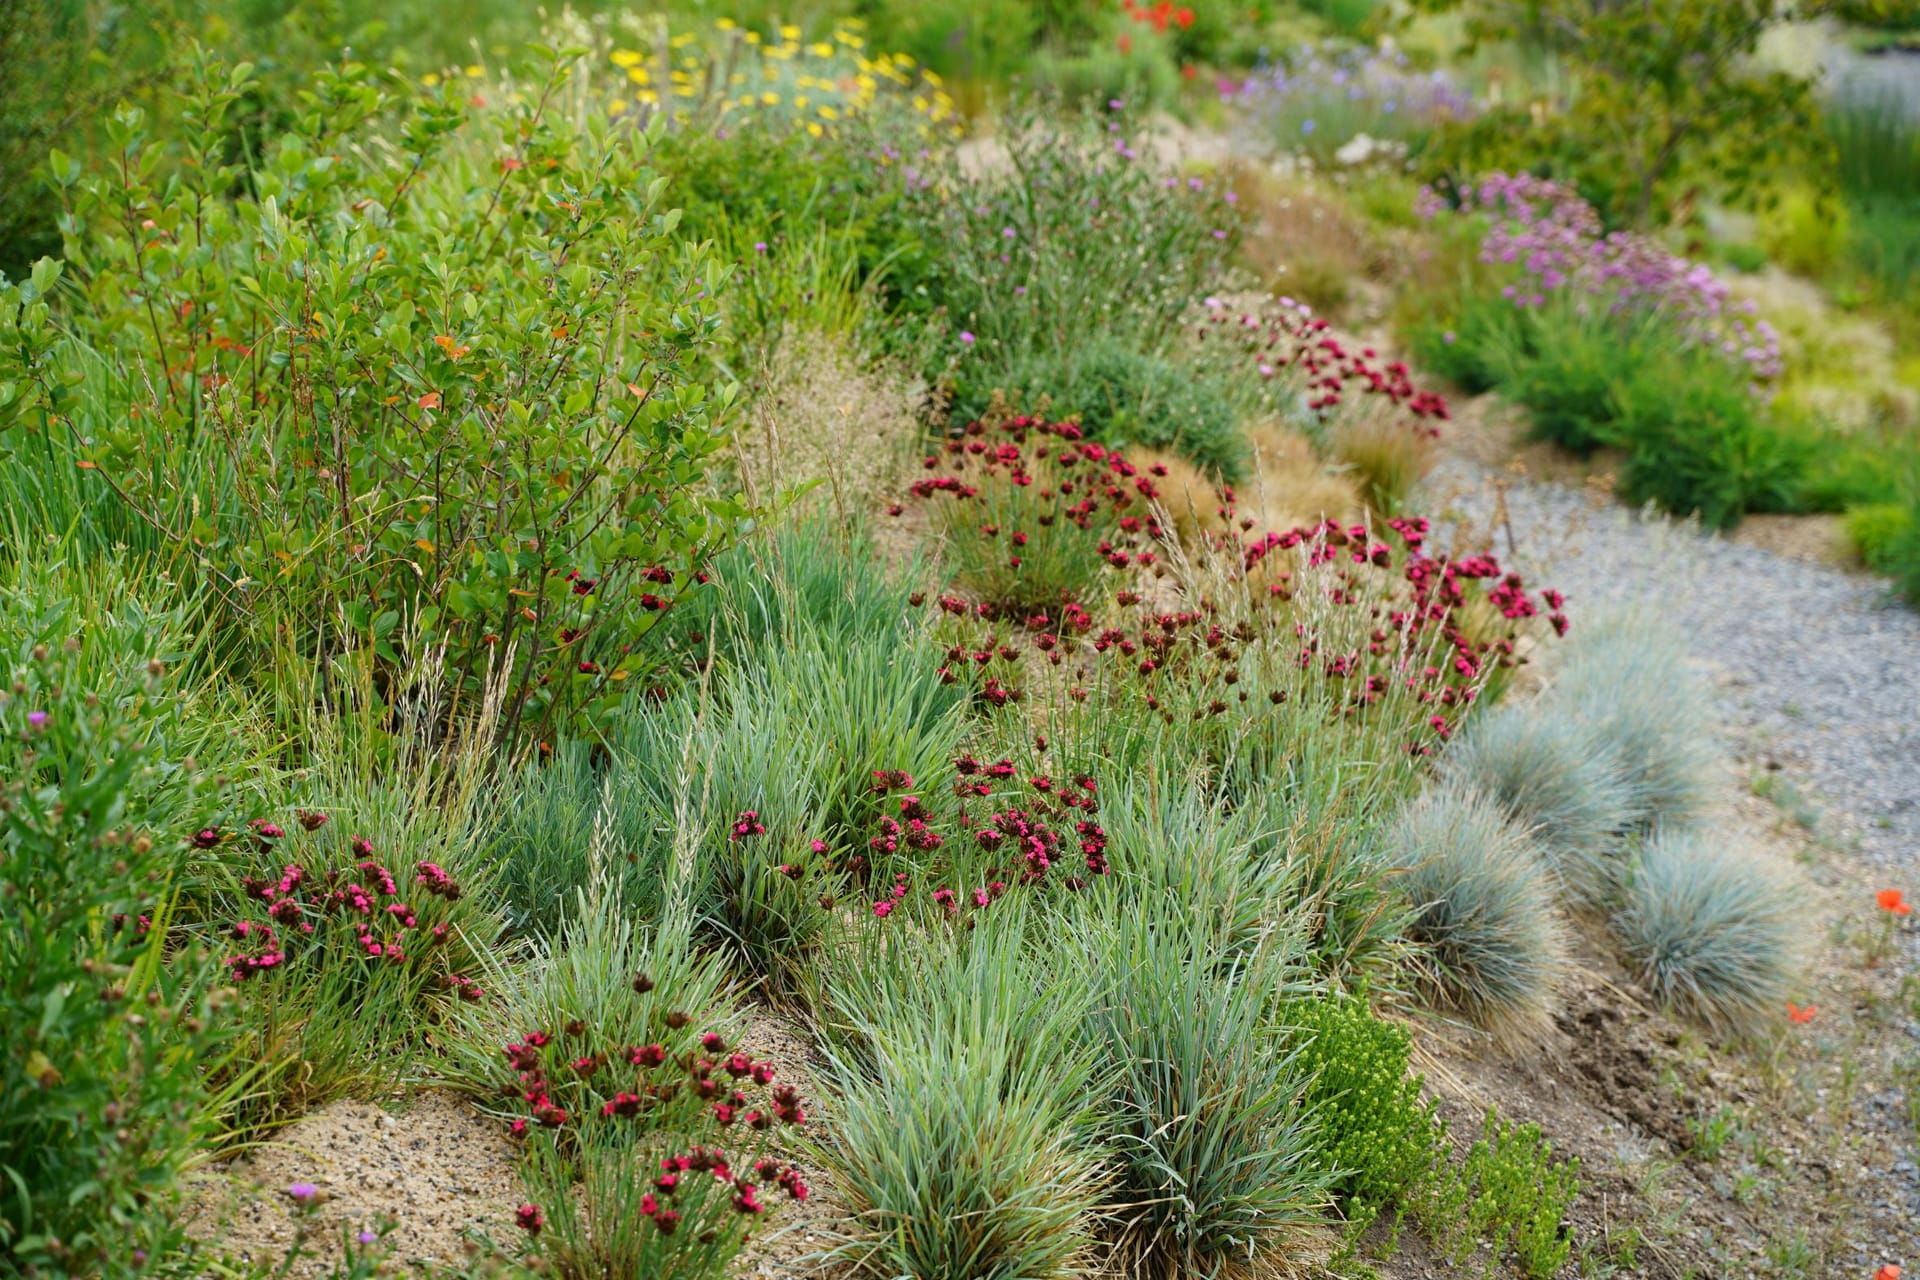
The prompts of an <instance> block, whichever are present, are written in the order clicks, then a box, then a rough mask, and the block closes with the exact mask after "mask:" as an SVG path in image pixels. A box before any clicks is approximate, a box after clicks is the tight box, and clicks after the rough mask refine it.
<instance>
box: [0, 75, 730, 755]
mask: <svg viewBox="0 0 1920 1280" xmlns="http://www.w3.org/2000/svg"><path fill="white" fill-rule="evenodd" d="M569 66H570V64H569V63H568V62H567V61H566V60H564V59H562V60H561V61H559V62H558V63H557V64H556V65H555V66H554V68H553V69H552V71H551V74H550V76H549V78H548V79H547V80H546V82H545V83H544V84H540V83H536V84H533V85H529V86H527V88H526V90H525V91H524V92H522V93H518V94H514V95H509V99H510V100H509V103H508V105H506V106H504V107H502V108H498V109H496V110H494V111H493V112H491V113H490V114H489V113H485V112H483V113H482V114H480V115H479V116H477V117H475V118H469V117H468V116H467V114H466V110H465V108H464V107H463V106H462V105H461V99H460V96H459V95H458V94H456V93H455V92H454V91H452V90H449V89H444V88H443V89H441V90H437V91H433V92H428V91H420V90H413V89H410V88H408V87H406V86H405V85H404V84H403V83H399V82H396V81H394V80H391V79H387V78H382V77H378V76H376V75H375V74H374V73H373V72H371V71H370V70H369V69H368V68H366V67H365V66H363V65H360V64H357V63H352V62H348V63H344V64H342V65H341V66H339V67H337V68H332V69H325V70H322V71H319V72H316V73H315V75H314V77H313V80H312V85H311V89H310V91H309V92H308V93H307V94H306V95H305V97H304V98H303V103H304V106H303V110H302V112H301V115H300V118H299V120H298V121H297V122H296V124H295V125H294V126H293V127H292V128H290V129H289V130H288V131H287V132H286V133H284V134H282V135H281V136H280V137H279V138H278V139H277V140H276V142H275V144H274V146H273V148H272V150H271V153H270V154H268V155H265V156H262V157H261V158H260V159H259V160H258V161H257V162H254V163H252V164H250V165H248V166H245V167H240V166H234V165H229V164H226V163H223V162H222V159H221V156H220V154H219V152H218V151H217V150H216V149H215V148H216V146H217V142H216V139H217V138H218V136H219V133H220V130H221V127H222V122H223V120H224V118H225V116H226V113H227V112H228V111H229V109H230V108H231V107H232V106H233V104H234V103H235V101H236V100H237V98H238V96H239V94H240V92H241V90H242V89H243V88H244V86H245V85H246V83H247V75H248V69H247V68H246V67H245V66H240V67H236V68H233V69H231V70H229V69H227V68H225V67H222V66H219V65H217V64H212V63H206V64H203V65H201V66H199V67H197V68H196V69H195V71H194V74H193V76H192V77H191V89H190V90H189V92H188V93H187V94H186V95H185V98H184V100H183V101H182V103H181V104H180V105H179V107H178V122H179V127H178V129H177V130H172V131H171V133H172V136H173V137H174V138H176V139H177V141H175V142H171V143H170V142H168V141H165V140H163V139H162V138H160V137H157V136H156V135H155V134H154V132H153V130H152V127H151V125H150V123H149V120H148V118H147V117H146V116H145V115H143V114H142V113H140V112H139V111H137V110H132V109H129V110H127V111H124V112H121V113H119V114H117V115H116V116H115V117H114V119H113V120H112V121H111V122H110V124H109V132H110V134H111V138H112V144H113V148H114V150H115V153H116V154H117V155H121V156H124V157H125V163H124V164H123V165H119V166H118V167H116V168H115V169H114V171H113V172H112V174H110V175H86V174H83V172H82V167H81V166H80V165H79V164H78V163H77V162H74V161H70V160H66V159H64V158H60V157H56V159H55V161H54V162H53V169H54V174H55V177H56V179H57V180H58V182H59V186H60V190H61V194H62V198H63V200H64V201H65V202H66V209H67V212H66V214H65V218H66V222H65V225H66V226H67V228H68V229H69V235H68V241H67V270H68V271H69V272H70V273H71V274H72V275H73V277H74V287H73V288H72V289H71V290H70V291H68V292H67V293H66V294H64V295H63V296H62V300H61V305H60V306H59V307H58V309H57V311H56V313H55V314H53V315H51V316H49V315H47V314H46V313H44V312H41V311H38V310H36V309H35V308H36V307H37V305H38V304H37V303H36V304H32V305H29V306H27V307H26V308H24V309H23V308H19V307H6V306H0V332H4V333H5V334H6V335H7V342H6V350H7V355H6V357H5V364H3V365H0V382H6V383H7V384H9V385H10V386H11V387H12V389H13V391H14V393H15V394H14V403H13V404H12V405H11V406H10V408H9V409H8V410H7V411H6V412H7V413H8V418H7V421H8V424H9V425H10V426H11V428H12V430H11V431H10V432H9V434H10V435H14V436H16V437H17V436H18V435H19V434H20V433H21V432H22V431H26V432H29V433H35V432H37V433H45V434H48V435H51V436H55V437H58V438H59V439H60V440H61V441H62V442H63V443H64V444H67V445H70V446H71V447H72V448H73V449H74V451H75V453H76V454H77V455H78V459H79V463H80V465H82V466H85V467H91V468H94V469H96V470H97V471H98V472H99V473H100V474H101V475H102V476H103V477H105V478H106V479H107V480H108V481H109V483H111V485H112V486H113V487H114V488H115V490H116V491H117V493H118V494H119V495H120V496H121V498H122V499H123V500H124V501H125V502H126V503H127V504H128V505H129V506H130V507H131V508H132V509H133V510H134V511H135V512H136V513H137V514H138V516H139V517H140V518H141V519H142V520H143V521H145V522H147V523H149V524H151V525H153V526H154V527H155V528H156V529H157V530H159V531H160V532H161V534H162V536H163V538H164V540H165V542H166V543H167V544H168V545H170V546H173V547H191V548H193V555H192V556H191V557H186V558H183V562H182V566H181V567H182V568H183V569H185V570H189V571H191V572H193V573H194V574H195V575H196V577H197V578H199V579H200V580H201V581H203V582H204V585H205V587H206V589H207V590H208V591H210V592H212V593H213V594H214V595H215V596H216V597H217V598H218V599H219V600H220V602H221V604H222V606H223V608H224V609H225V610H227V611H228V612H229V614H230V615H231V616H232V617H233V618H235V619H236V620H238V621H240V622H242V623H245V624H248V625H250V626H253V627H254V628H255V629H256V630H257V633H258V634H260V635H261V636H262V637H263V642H264V638H265V637H267V636H273V637H277V641H276V642H277V643H279V644H283V645H289V646H291V647H292V648H293V649H294V650H295V651H296V652H297V653H298V655H299V660H300V662H301V663H302V665H306V666H312V665H316V664H317V665H320V666H322V667H323V668H324V667H325V666H326V665H327V664H329V663H333V662H335V661H336V660H339V661H342V662H345V663H347V664H348V665H353V664H356V663H358V664H361V665H367V664H371V665H372V666H373V667H374V668H375V669H376V670H383V671H384V670H388V669H390V668H392V667H393V666H395V665H397V664H398V662H399V660H400V659H399V650H400V648H401V643H400V642H401V638H402V637H404V636H408V635H416V636H417V637H418V638H419V640H420V641H421V642H422V645H423V647H433V648H439V649H442V650H443V651H444V659H443V663H444V672H445V680H446V682H447V683H448V684H449V685H450V686H451V687H452V688H453V689H455V690H456V691H458V694H459V698H458V699H456V700H455V701H454V702H452V703H451V704H450V705H449V715H450V716H458V715H460V714H463V712H464V709H465V708H466V706H467V705H468V703H469V702H475V703H477V702H478V700H479V699H480V696H481V694H482V692H483V690H484V689H485V688H486V686H487V685H488V683H489V682H490V681H491V682H492V683H493V684H494V685H495V686H496V690H497V694H498V696H499V698H500V699H501V714H500V715H499V717H498V719H497V725H498V733H499V735H500V736H501V737H502V738H503V739H520V738H532V739H541V738H547V737H550V736H551V734H552V733H553V732H554V731H555V730H556V729H558V728H561V727H565V726H569V725H573V724H576V723H600V722H603V721H604V720H605V718H606V717H607V716H608V715H610V714H611V710H612V707H613V706H614V705H615V703H616V702H617V700H618V697H619V694H620V691H621V687H622V682H623V681H624V680H626V679H627V678H629V677H630V676H633V675H635V674H636V673H644V672H646V670H647V669H648V668H649V666H650V665H651V663H652V662H653V659H652V657H650V651H649V649H648V646H646V645H645V644H644V643H643V641H644V639H645V637H646V635H647V633H648V632H649V631H650V630H651V628H652V627H653V625H654V623H655V621H656V620H657V619H658V618H659V616H660V613H661V610H662V609H663V608H664V607H665V605H666V604H668V603H671V601H672V600H673V599H674V598H675V597H676V596H677V595H679V594H681V593H683V592H686V591H688V590H690V589H691V588H692V587H693V586H694V585H695V578H696V575H697V574H698V573H699V572H700V569H701V565H702V563H703V562H704V561H705V559H706V558H707V557H708V556H710V555H711V554H713V553H714V552H715V551H717V550H719V549H720V548H721V547H722V546H724V545H725V544H726V543H727V542H728V541H729V540H730V539H731V537H732V535H733V533H734V530H735V529H736V527H737V522H738V521H739V520H740V519H741V518H742V516H743V515H744V512H743V510H742V508H741V507H740V505H739V504H738V503H737V502H735V501H733V500H731V499H728V498H726V497H724V496H722V495H719V494H717V493H715V492H714V491H713V490H712V488H711V487H710V486H709V485H708V483H707V480H706V472H707V470H708V468H709V466H710V465H711V463H712V462H713V460H714V459H715V458H716V457H717V456H718V454H719V453H720V451H721V450H722V448H723V447H724V445H725V441H726V437H725V434H724V431H723V430H722V429H721V428H720V426H719V421H720V419H721V417H722V416H723V414H724V410H725V409H726V407H727V404H728V400H729V397H730V394H731V393H730V392H728V391H724V390H723V391H722V392H720V393H718V394H715V393H712V392H710V390H709V389H708V388H707V387H706V386H705V385H703V384H702V383H701V382H700V381H699V380H698V379H696V378H694V377H692V376H690V366H691V363H692V362H693V360H694V358H695V357H696V355H697V354H698V353H699V352H700V351H701V349H702V347H703V345H704V344H706V343H707V342H708V341H709V339H710V335H711V334H712V332H713V330H714V327H715V326H716V325H717V323H718V319H719V312H718V302H717V298H716V294H717V291H718V289H719V286H720V282H721V279H722V276H723V273H722V272H721V271H719V270H718V269H717V268H715V267H714V266H713V264H712V263H711V262H709V261H708V260H707V259H706V258H705V257H704V255H703V254H702V253H701V252H699V251H698V250H696V249H694V248H693V247H692V246H690V245H688V244H687V243H686V242H685V241H684V240H683V239H681V238H679V237H678V236H677V234H676V222H677V217H676V215H675V214H674V213H673V212H672V211H670V210H668V209H667V208H666V207H665V205H664V204H663V196H664V190H665V182H664V180H663V179H660V178H657V177H655V176H654V175H653V174H652V173H651V172H650V171H649V170H647V169H646V168H645V167H644V164H643V157H644V153H645V139H644V138H642V137H640V136H638V135H636V133H635V132H634V131H633V130H632V128H631V126H630V125H608V124H607V123H606V122H605V121H604V120H594V119H591V118H589V119H588V120H587V121H586V123H584V124H582V125H578V126H576V125H574V124H571V123H569V122H568V121H567V120H566V119H564V118H563V114H562V113H561V112H558V111H556V110H550V109H549V108H550V106H551V104H552V101H553V99H554V96H555V95H556V94H557V93H559V92H560V91H561V89H562V87H563V86H564V84H565V82H566V78H567V76H568V74H569ZM163 166H165V167H166V168H167V170H168V171H169V172H171V173H173V174H174V175H175V176H173V177H169V178H166V179H162V178H161V177H159V176H158V174H159V172H160V170H161V168H162V167H163ZM235 191H239V192H241V193H243V194H240V195H238V196H235V195H232V194H230V193H232V192H235ZM130 210H132V211H137V215H136V214H130V213H129V211H130ZM289 262H298V263H299V264H300V268H299V270H298V271H294V270H290V269H289V268H288V265H287V264H288V263H289ZM508 264H521V265H523V266H524V267H525V268H526V269H517V268H510V267H509V265H508ZM38 292H39V293H40V294H41V295H43V296H44V295H45V292H46V290H45V288H44V287H42V288H41V289H39V290H38ZM63 329H64V330H65V331H66V332H67V333H69V334H70V335H71V336H70V337H67V336H63V334H62V330H63ZM643 335H644V336H643ZM89 349H90V350H94V351H97V352H99V353H100V355H101V357H102V358H103V359H104V360H106V361H108V362H109V363H111V364H112V365H113V367H114V368H115V370H116V371H117V372H116V381H115V382H114V383H113V385H112V387H111V393H110V394H106V395H88V396H85V397H81V396H78V395H76V394H75V391H74V389H73V388H72V387H71V386H70V385H69V383H68V381H67V380H66V379H65V378H64V377H63V375H62V370H63V369H66V368H69V367H71V364H72V362H73V361H74V360H77V359H80V358H81V353H83V352H84V351H86V350H89ZM89 389H90V390H94V389H95V388H89ZM209 481H211V482H212V484H213V489H212V492H213V493H216V494H218V495H219V499H220V500H219V501H218V502H217V503H213V504H208V503H205V502H183V501H182V493H183V491H184V490H186V489H188V488H190V487H191V486H193V485H204V484H208V483H209ZM348 655H351V656H348Z"/></svg>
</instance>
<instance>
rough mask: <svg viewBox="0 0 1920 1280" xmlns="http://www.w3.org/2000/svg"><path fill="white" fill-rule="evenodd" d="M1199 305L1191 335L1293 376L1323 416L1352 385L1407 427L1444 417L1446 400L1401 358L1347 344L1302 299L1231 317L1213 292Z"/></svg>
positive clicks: (1268, 371)
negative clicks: (1424, 386)
mask: <svg viewBox="0 0 1920 1280" xmlns="http://www.w3.org/2000/svg"><path fill="white" fill-rule="evenodd" d="M1203 305H1204V306H1205V309H1206V316H1205V319H1204V320H1203V321H1202V323H1200V324H1199V325H1198V326H1196V327H1195V329H1194V337H1195V339H1196V340H1198V341H1200V342H1202V343H1206V342H1212V343H1215V344H1218V343H1221V342H1226V343H1230V344H1233V345H1236V346H1238V347H1239V348H1240V349H1241V351H1242V352H1244V354H1245V357H1246V358H1248V359H1250V360H1252V361H1253V363H1254V367H1255V369H1256V370H1257V371H1258V373H1259V375H1260V376H1261V377H1262V378H1274V377H1279V376H1281V375H1282V374H1287V373H1291V374H1292V375H1293V376H1294V377H1297V378H1299V379H1300V383H1301V392H1302V394H1303V396H1304V397H1305V401H1306V407H1307V409H1308V410H1309V411H1311V412H1313V413H1314V414H1317V415H1319V416H1320V417H1322V418H1326V417H1328V416H1330V415H1331V414H1332V412H1333V411H1334V410H1335V409H1337V408H1339V407H1340V405H1341V404H1343V403H1345V401H1346V398H1347V397H1349V396H1351V395H1352V394H1354V393H1355V392H1357V393H1359V394H1361V395H1366V396H1376V397H1379V398H1380V399H1382V400H1384V401H1386V402H1387V403H1388V404H1389V405H1391V406H1393V407H1394V408H1395V409H1396V410H1398V411H1403V412H1404V413H1405V414H1406V415H1407V416H1408V417H1409V418H1410V419H1411V421H1410V422H1409V423H1408V424H1407V425H1408V426H1409V428H1410V429H1413V430H1416V431H1419V432H1421V433H1422V434H1425V435H1430V436H1438V435H1439V434H1440V429H1439V427H1437V426H1436V425H1434V424H1435V423H1438V422H1444V421H1446V419H1447V402H1446V400H1445V399H1444V398H1443V397H1442V396H1441V395H1440V394H1439V393H1438V392H1434V391H1422V390H1419V389H1418V388H1416V387H1415V386H1414V385H1413V382H1412V378H1411V375H1410V373H1409V371H1408V369H1407V366H1406V365H1405V364H1404V363H1403V362H1401V361H1399V360H1391V361H1386V362H1384V363H1383V362H1382V361H1381V360H1380V358H1379V355H1378V353H1377V352H1375V350H1374V349H1373V348H1372V347H1361V348H1359V349H1358V350H1356V349H1354V348H1352V347H1349V346H1347V345H1346V344H1345V343H1344V342H1342V341H1340V339H1339V338H1337V337H1335V336H1334V335H1333V334H1332V333H1331V332H1330V326H1329V325H1328V323H1327V322H1326V321H1325V320H1324V319H1321V318H1320V317H1318V316H1315V315H1314V314H1313V308H1311V307H1309V306H1308V305H1307V304H1306V303H1304V302H1296V301H1294V300H1293V299H1292V298H1280V299H1278V300H1277V301H1275V302H1270V303H1265V304H1263V305H1262V306H1261V307H1260V308H1258V309H1257V310H1255V311H1250V312H1242V313H1241V314H1240V315H1239V316H1237V317H1235V316H1233V315H1231V314H1230V313H1229V311H1228V309H1227V307H1226V304H1225V303H1224V302H1223V301H1222V300H1221V299H1219V298H1207V299H1206V300H1205V302H1204V304H1203Z"/></svg>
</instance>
